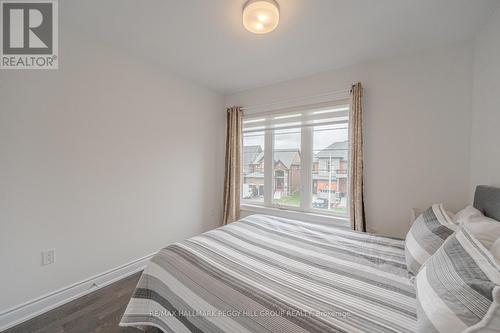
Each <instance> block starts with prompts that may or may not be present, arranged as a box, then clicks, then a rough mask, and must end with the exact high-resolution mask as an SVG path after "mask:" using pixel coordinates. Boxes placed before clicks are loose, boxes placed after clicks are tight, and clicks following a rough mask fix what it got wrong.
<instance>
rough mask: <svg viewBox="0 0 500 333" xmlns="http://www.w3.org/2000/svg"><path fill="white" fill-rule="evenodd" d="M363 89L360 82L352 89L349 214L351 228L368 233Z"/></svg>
mask: <svg viewBox="0 0 500 333" xmlns="http://www.w3.org/2000/svg"><path fill="white" fill-rule="evenodd" d="M362 95H363V87H362V86H361V83H360V82H358V83H356V84H354V85H353V86H352V89H351V99H352V100H351V115H350V126H351V129H350V138H349V145H350V147H349V148H350V150H349V153H350V163H349V213H350V218H351V228H352V229H353V230H358V231H366V222H365V203H364V197H363V107H362V101H361V98H362Z"/></svg>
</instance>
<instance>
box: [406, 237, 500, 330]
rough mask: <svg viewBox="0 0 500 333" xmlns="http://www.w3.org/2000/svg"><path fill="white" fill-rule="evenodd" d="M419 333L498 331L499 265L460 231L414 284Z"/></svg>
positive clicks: (434, 257)
mask: <svg viewBox="0 0 500 333" xmlns="http://www.w3.org/2000/svg"><path fill="white" fill-rule="evenodd" d="M415 287H416V290H417V332H425V333H433V332H443V333H448V332H457V333H458V332H466V333H472V332H500V266H499V265H498V264H497V263H496V262H495V259H494V258H493V256H492V255H491V253H490V252H489V251H488V250H487V249H486V248H485V247H484V246H483V245H482V244H481V242H480V241H479V240H477V239H476V238H475V237H474V236H473V235H472V234H471V232H470V231H469V230H467V229H466V228H465V227H460V228H459V230H458V231H457V232H456V233H455V234H454V235H453V236H451V237H450V238H448V239H447V240H446V242H445V243H444V244H443V246H442V247H441V248H440V249H439V250H438V251H437V252H436V253H435V254H434V255H433V256H432V257H431V258H430V259H429V260H428V261H427V262H426V263H425V264H424V266H423V267H422V269H421V270H420V272H419V273H418V275H417V277H416V279H415Z"/></svg>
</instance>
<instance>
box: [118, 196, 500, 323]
mask: <svg viewBox="0 0 500 333" xmlns="http://www.w3.org/2000/svg"><path fill="white" fill-rule="evenodd" d="M499 202H500V190H498V189H493V190H492V188H489V187H478V189H477V191H476V197H475V202H474V205H475V206H476V208H478V209H480V210H482V211H483V212H485V214H489V215H490V216H492V217H493V218H496V219H500V212H499V211H498V208H499V206H500V205H499ZM416 320H417V318H416V299H415V290H414V287H413V284H412V282H411V281H410V280H409V278H408V273H407V270H406V263H405V255H404V241H403V240H399V239H393V238H389V237H381V236H375V235H370V234H365V233H359V232H353V231H350V230H347V229H342V228H338V227H333V226H330V225H328V224H320V223H311V222H303V221H295V220H290V219H284V218H279V217H275V216H267V215H252V216H249V217H246V218H243V219H241V220H239V221H237V222H234V223H232V224H230V225H228V226H224V227H221V228H218V229H215V230H212V231H209V232H206V233H203V234H201V235H199V236H196V237H193V238H190V239H188V240H185V241H183V242H179V243H175V244H172V245H170V246H168V247H166V248H164V249H162V250H161V251H160V252H159V253H158V254H156V255H155V256H154V257H153V258H152V260H151V262H150V263H149V264H148V265H147V267H146V268H145V270H144V272H143V274H142V276H141V279H140V281H139V283H138V285H137V288H136V290H135V292H134V294H133V296H132V298H131V300H130V303H129V304H128V307H127V309H126V311H125V314H124V315H123V317H122V320H121V323H120V325H121V326H134V327H139V328H144V327H147V326H152V327H156V328H158V329H160V330H161V331H164V332H175V333H179V332H297V333H298V332H373V333H375V332H415V330H416Z"/></svg>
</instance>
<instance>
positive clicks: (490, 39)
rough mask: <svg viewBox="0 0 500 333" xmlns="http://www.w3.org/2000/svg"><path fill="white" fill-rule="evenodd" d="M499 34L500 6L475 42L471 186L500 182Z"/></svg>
mask: <svg viewBox="0 0 500 333" xmlns="http://www.w3.org/2000/svg"><path fill="white" fill-rule="evenodd" d="M499 36H500V9H499V10H497V11H496V13H495V14H494V15H493V17H492V18H491V19H490V20H489V21H488V24H487V25H486V27H485V28H484V29H483V31H482V32H481V33H480V34H479V36H478V38H477V40H476V45H475V52H474V107H473V113H472V143H471V147H472V150H471V189H473V188H474V187H475V186H476V185H479V184H484V185H493V186H500V37H499ZM471 194H472V191H471Z"/></svg>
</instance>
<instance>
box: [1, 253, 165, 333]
mask: <svg viewBox="0 0 500 333" xmlns="http://www.w3.org/2000/svg"><path fill="white" fill-rule="evenodd" d="M155 254H156V253H152V254H149V255H147V256H145V257H142V258H139V259H136V260H134V261H131V262H129V263H126V264H124V265H122V266H119V267H116V268H113V269H110V270H108V271H106V272H103V273H101V274H97V275H94V276H92V277H90V278H88V279H85V280H83V281H80V282H77V283H74V284H72V285H70V286H67V287H64V288H61V289H59V290H56V291H53V292H51V293H48V294H46V295H43V296H41V297H38V298H35V299H33V300H31V301H28V302H26V303H23V304H20V305H17V306H15V307H12V308H10V309H7V310H5V311H3V312H1V313H0V332H2V331H4V330H6V329H8V328H11V327H13V326H16V325H18V324H20V323H22V322H24V321H27V320H29V319H31V318H34V317H36V316H38V315H41V314H42V313H45V312H47V311H50V310H52V309H55V308H57V307H58V306H61V305H63V304H65V303H68V302H70V301H72V300H74V299H77V298H79V297H82V296H84V295H87V294H89V293H91V292H93V291H96V290H98V289H100V288H102V287H105V286H107V285H110V284H111V283H113V282H116V281H118V280H121V279H123V278H125V277H127V276H129V275H132V274H134V273H137V272H140V271H141V270H143V269H144V267H145V266H146V264H147V263H148V261H149V259H151V257H152V256H153V255H155Z"/></svg>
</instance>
